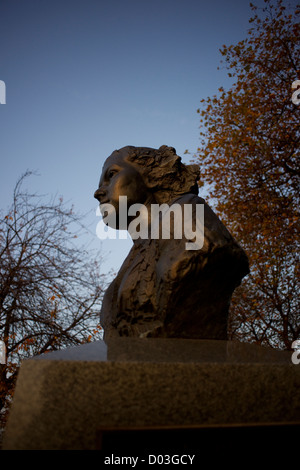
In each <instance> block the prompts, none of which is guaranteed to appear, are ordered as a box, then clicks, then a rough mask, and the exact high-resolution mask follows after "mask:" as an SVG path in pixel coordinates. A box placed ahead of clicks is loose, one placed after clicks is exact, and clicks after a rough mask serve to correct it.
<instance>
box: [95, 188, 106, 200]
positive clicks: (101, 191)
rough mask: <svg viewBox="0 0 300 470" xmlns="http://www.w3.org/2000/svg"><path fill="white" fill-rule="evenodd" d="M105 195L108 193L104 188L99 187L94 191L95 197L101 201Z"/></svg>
mask: <svg viewBox="0 0 300 470" xmlns="http://www.w3.org/2000/svg"><path fill="white" fill-rule="evenodd" d="M105 195H106V192H105V191H104V189H102V188H98V189H96V191H95V192H94V198H96V199H97V200H98V201H99V202H101V198H102V199H103V197H104V196H105Z"/></svg>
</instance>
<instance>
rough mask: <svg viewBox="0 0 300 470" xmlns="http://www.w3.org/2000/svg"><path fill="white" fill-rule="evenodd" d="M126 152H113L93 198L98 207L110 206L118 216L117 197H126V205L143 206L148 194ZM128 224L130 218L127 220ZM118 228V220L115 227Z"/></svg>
mask: <svg viewBox="0 0 300 470" xmlns="http://www.w3.org/2000/svg"><path fill="white" fill-rule="evenodd" d="M127 155H128V151H127V150H126V148H125V149H121V150H119V151H115V152H113V153H112V154H111V155H110V157H108V158H107V160H106V161H105V163H104V165H103V169H102V174H101V178H100V182H99V188H98V189H97V190H96V191H95V194H94V197H95V198H96V199H97V200H98V201H99V202H100V206H103V207H104V205H105V204H111V205H113V206H114V208H115V210H116V215H117V219H118V215H119V197H120V196H127V205H128V207H130V206H131V205H132V204H136V203H141V204H144V203H145V201H146V200H147V199H148V197H149V195H150V192H149V190H148V188H147V187H146V185H145V183H144V181H143V179H142V176H141V174H140V173H139V172H138V171H137V169H136V168H135V167H134V166H133V165H132V164H131V163H130V162H128V161H127V160H126V157H127ZM128 222H130V218H129V219H128ZM115 228H118V220H117V227H115Z"/></svg>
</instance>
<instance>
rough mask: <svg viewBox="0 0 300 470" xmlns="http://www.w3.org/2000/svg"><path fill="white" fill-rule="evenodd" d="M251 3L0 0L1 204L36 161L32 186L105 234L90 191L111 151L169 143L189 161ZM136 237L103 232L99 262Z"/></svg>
mask: <svg viewBox="0 0 300 470" xmlns="http://www.w3.org/2000/svg"><path fill="white" fill-rule="evenodd" d="M253 3H254V4H255V5H257V6H263V5H264V2H263V0H257V1H255V0H253ZM251 15H252V12H251V9H250V6H249V1H248V0H226V1H224V0H210V1H204V0H159V1H158V0H151V1H150V0H148V1H144V0H140V1H137V0H109V1H108V0H107V1H103V0H51V1H50V0H26V1H24V0H13V1H11V0H0V24H1V26H0V80H3V81H4V82H5V84H6V104H5V105H1V106H0V129H1V131H0V136H1V138H0V158H1V172H0V197H1V206H0V207H1V208H3V209H5V208H6V207H7V205H8V204H9V203H10V201H11V195H12V191H13V187H14V185H15V182H16V180H17V179H18V177H19V176H20V175H21V174H22V173H24V172H25V171H26V170H27V169H29V170H34V171H37V172H38V173H39V176H33V177H31V178H30V180H29V181H28V184H30V189H31V190H32V191H36V192H40V193H46V194H51V195H52V194H58V195H62V196H63V197H64V200H66V201H70V204H71V203H72V204H74V206H75V209H77V210H79V211H81V212H88V211H91V213H90V215H89V217H88V219H87V220H88V224H91V228H92V235H91V242H92V246H94V247H98V246H100V244H101V242H100V240H99V239H98V238H97V237H96V225H97V223H98V222H99V218H97V217H96V207H97V201H96V200H94V199H93V193H94V191H95V189H96V188H97V185H98V181H99V177H100V172H101V167H102V164H103V162H104V160H105V158H106V157H107V156H108V155H110V154H111V153H112V151H113V150H114V149H117V148H120V147H123V146H125V145H135V146H147V147H160V146H161V145H170V146H173V147H175V148H176V150H177V154H178V155H181V156H182V157H183V161H184V162H186V163H188V162H189V160H190V159H191V157H192V155H193V154H194V153H195V152H196V150H197V147H198V145H199V115H198V114H197V108H198V107H199V104H200V100H201V99H202V98H205V97H207V96H209V95H212V94H214V93H216V92H217V90H218V88H219V87H220V86H224V87H225V88H226V87H228V86H230V81H229V80H230V79H229V78H228V77H227V72H226V70H225V69H224V68H221V69H220V70H217V67H218V66H219V65H220V60H221V54H220V52H219V49H220V47H222V45H223V44H226V45H230V44H234V43H237V42H238V41H239V40H241V39H244V38H245V37H246V35H247V30H248V29H249V26H250V25H249V23H248V21H249V18H250V16H251ZM186 149H189V151H190V153H191V155H183V154H184V151H185V150H186ZM130 246H131V241H130V240H107V241H105V242H102V251H103V255H104V256H105V257H106V258H107V259H106V262H105V263H104V264H103V268H102V269H103V272H106V271H108V270H109V269H111V268H112V269H114V270H118V268H119V267H120V264H121V263H122V261H123V260H124V258H125V256H126V254H127V253H128V251H129V249H130Z"/></svg>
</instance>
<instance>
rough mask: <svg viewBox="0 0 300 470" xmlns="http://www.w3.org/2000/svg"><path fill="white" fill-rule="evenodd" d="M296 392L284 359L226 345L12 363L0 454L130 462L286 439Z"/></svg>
mask: <svg viewBox="0 0 300 470" xmlns="http://www.w3.org/2000/svg"><path fill="white" fill-rule="evenodd" d="M299 390H300V365H294V364H293V363H292V361H291V353H289V352H282V351H276V350H272V349H267V348H262V347H259V346H255V345H249V344H242V343H235V342H230V341H209V340H177V339H150V338H149V339H138V338H135V339H130V338H124V339H122V338H120V339H114V340H111V341H110V342H109V343H108V344H107V345H106V344H105V343H104V342H102V341H99V342H96V343H90V344H87V345H83V346H80V347H77V348H70V349H68V350H65V351H58V352H55V353H50V354H47V355H44V356H38V357H34V358H32V359H29V360H26V361H24V362H23V363H22V365H21V368H20V373H19V376H18V380H17V386H16V391H15V396H14V401H13V406H12V410H11V413H10V416H9V420H8V424H7V429H6V432H5V436H4V444H3V448H4V449H7V450H8V449H26V450H27V449H67V450H71V449H82V450H83V449H90V450H91V449H98V450H102V451H104V452H110V451H111V450H112V449H114V452H115V453H117V452H118V451H119V452H120V451H121V449H122V448H123V447H124V448H126V449H127V455H134V454H132V452H133V446H135V448H136V453H137V445H140V444H141V443H140V444H138V443H139V442H140V441H141V442H142V444H141V445H143V447H142V448H143V449H144V450H145V452H146V451H147V449H148V451H152V453H153V451H154V450H159V449H160V451H161V452H162V451H166V450H167V449H168V445H169V444H168V442H170V438H171V442H172V445H173V447H174V449H175V448H176V449H178V446H179V443H180V444H181V445H183V446H185V447H184V448H185V449H187V448H188V446H189V445H192V444H193V443H195V442H197V443H198V444H199V442H202V443H205V442H210V443H213V442H215V440H216V439H217V441H218V442H219V445H220V443H221V442H226V439H227V440H228V439H229V440H230V441H232V439H233V441H234V439H236V438H240V437H241V436H243V435H244V436H246V433H248V434H247V436H250V437H251V436H252V437H253V438H255V440H257V439H258V438H259V436H260V433H263V432H268V433H270V432H271V433H272V432H273V433H274V438H276V437H278V436H279V435H281V434H282V435H286V432H287V431H291V436H295V435H296V433H295V432H294V431H295V429H296V428H297V426H299V423H300V394H299ZM243 433H244V434H243ZM251 433H252V434H251ZM280 433H281V434H280ZM226 436H227V437H226ZM234 436H236V437H234ZM261 437H262V439H263V435H262V436H261ZM199 439H200V440H199ZM224 439H225V441H224ZM257 444H258V443H257ZM122 446H123V447H122ZM130 446H132V449H131V454H130V453H129V454H128V452H130ZM204 451H205V449H203V452H204ZM177 453H178V452H177Z"/></svg>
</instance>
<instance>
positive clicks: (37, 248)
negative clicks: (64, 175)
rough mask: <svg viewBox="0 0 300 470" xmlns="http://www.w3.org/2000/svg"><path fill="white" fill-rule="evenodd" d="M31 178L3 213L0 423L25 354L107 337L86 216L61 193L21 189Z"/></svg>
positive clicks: (18, 186) (0, 240)
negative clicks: (82, 239)
mask: <svg viewBox="0 0 300 470" xmlns="http://www.w3.org/2000/svg"><path fill="white" fill-rule="evenodd" d="M29 176H30V173H26V174H24V175H23V176H22V177H21V178H20V179H19V181H18V182H17V184H16V186H15V190H14V194H13V201H12V204H11V207H10V208H9V209H8V210H7V211H5V212H4V211H2V213H0V339H1V342H2V343H1V346H2V347H3V342H4V344H5V352H6V361H5V362H4V363H1V364H0V424H1V420H2V424H4V422H5V418H6V415H7V403H9V402H10V397H11V396H12V394H13V391H14V386H15V381H16V377H17V373H18V369H19V365H20V363H21V361H22V360H23V359H25V358H26V357H32V356H35V355H39V354H42V353H48V352H50V351H54V350H57V349H61V348H65V347H70V346H76V345H80V344H82V343H86V342H89V341H90V340H91V339H92V338H93V339H100V338H101V335H102V331H101V326H100V324H99V321H100V319H99V310H100V306H101V300H102V295H103V291H104V287H105V279H104V278H103V275H102V274H100V266H99V262H100V261H101V257H99V253H96V254H94V256H92V253H91V252H90V251H87V250H86V249H84V248H82V247H81V246H80V245H79V243H78V240H77V238H78V237H79V236H80V234H82V233H83V230H86V228H85V227H84V226H83V218H82V216H78V215H76V214H75V213H74V211H73V209H72V208H67V207H66V206H65V204H64V202H63V200H62V198H59V199H58V200H55V199H50V200H48V199H47V198H46V197H41V196H39V195H36V194H31V193H29V192H28V191H27V190H24V189H23V186H24V182H25V180H26V178H27V177H29ZM1 362H2V361H1ZM1 410H2V411H1Z"/></svg>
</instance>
